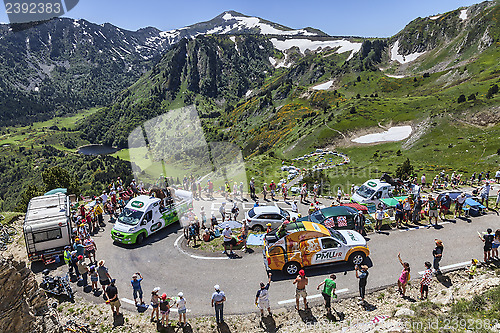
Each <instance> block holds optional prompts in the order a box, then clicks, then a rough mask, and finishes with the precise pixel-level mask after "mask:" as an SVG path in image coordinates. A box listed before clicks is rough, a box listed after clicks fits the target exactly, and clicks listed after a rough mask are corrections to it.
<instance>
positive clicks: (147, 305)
mask: <svg viewBox="0 0 500 333" xmlns="http://www.w3.org/2000/svg"><path fill="white" fill-rule="evenodd" d="M120 301H122V302H125V303H128V304H132V305H135V302H134V301H132V300H131V299H128V298H120ZM144 307H145V308H149V304H145V305H144ZM170 312H177V309H175V308H170ZM187 312H191V310H189V309H187Z"/></svg>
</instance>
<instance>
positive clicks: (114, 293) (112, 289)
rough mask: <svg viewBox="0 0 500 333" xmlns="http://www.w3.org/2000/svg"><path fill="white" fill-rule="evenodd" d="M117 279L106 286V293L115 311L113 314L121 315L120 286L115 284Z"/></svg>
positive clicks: (112, 309)
mask: <svg viewBox="0 0 500 333" xmlns="http://www.w3.org/2000/svg"><path fill="white" fill-rule="evenodd" d="M115 282H116V280H115V279H112V280H111V281H110V284H109V285H108V286H107V287H106V290H105V293H106V297H107V298H108V300H107V301H106V303H108V304H109V305H110V306H111V311H113V316H119V315H120V305H121V303H120V299H119V298H118V288H116V286H115Z"/></svg>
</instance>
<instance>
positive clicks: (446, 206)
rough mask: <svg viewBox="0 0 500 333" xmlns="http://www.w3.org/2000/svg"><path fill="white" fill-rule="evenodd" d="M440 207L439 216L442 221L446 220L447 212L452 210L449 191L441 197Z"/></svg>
mask: <svg viewBox="0 0 500 333" xmlns="http://www.w3.org/2000/svg"><path fill="white" fill-rule="evenodd" d="M439 203H440V207H439V218H440V219H441V221H444V218H445V217H446V214H448V212H449V211H450V208H451V198H450V195H449V194H448V193H446V194H445V195H444V196H443V197H441V200H440V202H439Z"/></svg>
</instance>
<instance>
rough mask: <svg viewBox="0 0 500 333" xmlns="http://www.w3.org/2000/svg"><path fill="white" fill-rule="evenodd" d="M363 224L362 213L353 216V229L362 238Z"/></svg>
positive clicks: (364, 219)
mask: <svg viewBox="0 0 500 333" xmlns="http://www.w3.org/2000/svg"><path fill="white" fill-rule="evenodd" d="M365 222H366V218H365V216H364V215H363V212H362V211H358V214H356V216H354V229H355V230H356V231H357V232H359V233H360V234H361V235H363V236H364V234H365Z"/></svg>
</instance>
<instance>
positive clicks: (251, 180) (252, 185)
mask: <svg viewBox="0 0 500 333" xmlns="http://www.w3.org/2000/svg"><path fill="white" fill-rule="evenodd" d="M250 198H252V199H253V198H255V178H253V177H252V179H250Z"/></svg>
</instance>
